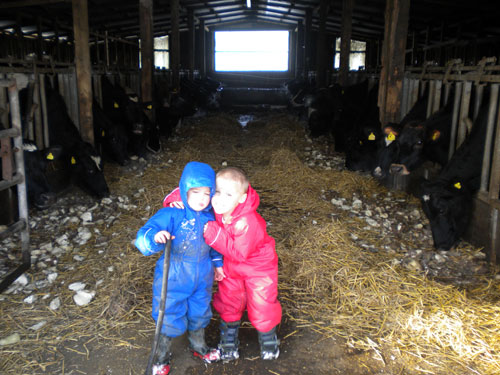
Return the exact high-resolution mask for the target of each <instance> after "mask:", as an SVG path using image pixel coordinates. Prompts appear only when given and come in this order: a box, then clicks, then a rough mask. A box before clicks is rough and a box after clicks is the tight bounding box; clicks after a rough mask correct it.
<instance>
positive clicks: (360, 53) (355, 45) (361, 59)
mask: <svg viewBox="0 0 500 375" xmlns="http://www.w3.org/2000/svg"><path fill="white" fill-rule="evenodd" d="M365 58H366V42H361V41H359V40H351V52H350V53H349V70H362V69H365ZM339 67H340V38H337V40H336V42H335V62H334V68H336V69H338V68H339Z"/></svg>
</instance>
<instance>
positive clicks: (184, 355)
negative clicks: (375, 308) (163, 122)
mask: <svg viewBox="0 0 500 375" xmlns="http://www.w3.org/2000/svg"><path fill="white" fill-rule="evenodd" d="M243 114H245V115H248V113H243ZM240 115H241V114H240V113H236V112H234V113H229V114H223V115H221V114H218V115H209V116H208V117H207V118H199V119H191V120H189V121H186V122H185V123H184V124H183V125H182V126H181V127H180V128H179V129H177V133H176V136H175V137H174V138H172V139H168V140H163V141H162V143H163V151H162V153H161V154H159V155H152V156H150V157H148V158H147V160H135V161H133V162H132V164H131V165H129V166H127V167H119V166H116V165H113V164H109V165H107V166H106V168H107V170H106V178H107V181H108V183H109V185H110V189H111V192H112V195H113V197H112V200H113V203H111V204H108V206H107V207H111V208H108V211H103V213H102V214H101V217H102V219H100V220H98V215H99V211H100V210H104V209H105V208H106V207H105V204H104V203H102V202H101V203H100V204H99V205H97V208H96V204H95V202H93V200H92V198H90V197H88V196H86V195H85V194H84V193H83V192H81V191H79V190H78V189H72V190H70V191H67V192H66V193H65V195H66V196H67V197H68V198H67V199H68V200H66V201H65V200H64V197H60V199H59V201H58V203H57V204H56V209H57V210H59V211H58V212H62V213H63V214H64V215H65V216H68V215H70V214H71V213H72V210H73V209H78V208H79V206H82V211H81V212H85V211H86V210H87V211H91V212H92V213H93V214H94V223H93V224H88V223H87V224H86V225H87V227H90V228H93V232H92V236H93V237H92V240H91V241H90V242H89V243H87V244H85V245H82V246H77V245H75V247H74V248H72V250H70V251H69V253H67V254H66V255H64V256H62V257H61V258H60V259H59V260H57V261H54V260H53V259H52V263H53V264H52V268H51V269H53V270H56V271H57V272H58V273H59V276H58V278H57V282H56V283H53V284H50V285H49V286H48V287H47V289H46V290H41V289H40V288H39V289H38V290H35V294H37V295H38V296H39V299H38V301H39V303H38V304H36V303H35V304H33V305H28V304H27V303H26V302H25V303H23V299H24V298H25V297H26V296H27V295H28V294H29V293H28V292H26V291H25V292H23V293H24V294H23V293H20V294H16V293H11V294H8V295H5V296H2V298H1V299H0V313H1V314H2V316H3V317H4V318H5V319H3V320H4V322H3V323H0V332H1V331H3V332H4V333H3V334H1V337H4V336H6V335H7V334H10V333H12V332H20V333H21V342H20V343H18V344H16V345H11V346H4V347H0V356H3V359H2V360H0V373H2V374H16V375H18V374H66V375H67V374H73V375H76V374H89V375H90V374H95V375H101V374H103V375H104V374H143V373H144V371H145V368H146V364H147V361H148V356H149V353H150V350H151V344H152V341H153V334H154V322H153V320H152V319H151V317H150V312H151V302H150V301H151V291H150V288H151V282H152V272H153V266H154V262H155V261H156V259H157V257H147V258H146V257H143V256H141V255H140V254H139V252H138V251H137V250H136V249H135V248H134V247H133V246H132V244H131V242H132V240H133V239H134V237H135V233H136V231H137V229H139V228H140V226H141V225H142V224H143V223H144V221H145V220H146V219H147V218H148V217H150V216H151V215H152V214H153V213H154V212H156V210H158V209H159V208H160V207H161V206H160V205H161V200H162V197H163V196H164V195H165V194H166V193H168V192H169V191H171V189H173V188H174V187H176V186H177V182H178V178H179V176H180V173H181V171H182V168H183V167H184V165H185V163H186V162H187V161H189V160H199V161H203V162H207V163H209V164H211V165H212V166H213V167H214V169H215V170H218V169H219V168H221V167H222V166H224V165H226V164H227V165H236V166H240V167H243V168H244V169H245V170H246V171H247V173H248V174H249V175H250V177H251V182H252V185H253V186H254V188H256V190H257V192H259V194H260V195H261V206H260V209H259V212H260V213H261V214H262V215H263V217H264V218H265V219H266V220H267V221H268V231H269V233H270V234H271V235H272V236H273V237H274V238H275V240H276V243H277V248H278V249H279V254H280V267H281V268H280V300H281V302H282V305H283V319H282V323H281V325H280V326H279V337H280V339H281V355H280V357H279V358H278V359H277V360H275V361H262V360H261V359H260V357H259V348H258V341H257V334H256V331H255V330H254V329H253V328H252V327H251V326H250V325H249V323H248V322H246V321H245V323H244V324H243V326H242V329H241V330H240V341H241V346H240V359H239V360H237V361H235V362H231V363H225V364H224V363H216V364H210V365H206V364H204V363H202V362H201V361H199V360H197V359H195V358H193V357H192V355H191V353H190V352H189V350H188V348H187V339H186V337H185V336H183V337H180V338H177V339H176V340H175V341H174V345H173V359H172V371H171V373H172V374H173V375H175V374H179V375H181V374H190V375H198V374H227V375H237V374H245V375H250V374H256V375H263V374H274V375H295V374H300V375H302V374H350V375H365V374H366V375H368V374H394V375H395V374H424V373H433V374H452V373H456V374H459V373H460V374H466V373H467V374H469V373H470V374H477V373H480V372H477V371H476V370H470V369H469V370H470V372H467V371H463V372H460V371H461V370H459V371H458V372H457V371H455V372H453V371H450V370H449V369H446V368H436V367H434V368H433V370H432V371H429V370H426V369H425V368H424V367H422V365H419V366H414V364H410V363H409V362H408V361H407V360H405V357H404V356H399V355H398V353H399V352H398V353H396V352H394V351H393V352H391V351H390V350H387V351H384V350H382V349H381V348H382V347H381V346H377V345H375V344H374V346H373V347H374V348H375V349H374V350H370V349H367V346H366V345H364V348H365V349H360V346H359V345H353V342H354V341H352V340H348V339H346V334H345V333H343V332H346V331H347V332H349V327H348V325H349V323H348V320H347V321H346V322H347V323H341V325H344V326H343V327H342V326H338V333H339V334H336V332H337V329H336V328H333V329H330V330H327V329H326V328H325V327H327V326H329V320H328V319H331V318H330V317H328V315H327V314H326V315H325V314H323V313H322V311H320V310H321V307H318V306H321V304H318V303H315V304H313V299H314V298H316V297H318V298H323V297H322V295H321V294H319V292H318V294H317V296H316V295H309V292H307V293H306V294H307V295H304V293H302V290H303V289H305V288H306V287H309V286H311V285H309V284H312V288H313V290H314V287H315V285H314V283H315V282H316V276H315V273H316V270H313V269H311V270H306V272H309V273H310V275H309V276H306V277H305V280H306V284H304V281H303V280H304V277H303V275H300V277H301V279H300V281H299V277H298V276H299V273H300V272H302V270H300V269H299V268H297V269H292V268H290V267H292V266H291V264H292V263H290V262H289V261H288V260H287V259H288V257H289V256H290V255H289V254H287V253H288V252H293V251H295V250H296V249H297V248H298V247H299V246H301V245H300V244H298V241H299V239H300V236H297V235H298V234H300V233H310V231H311V230H312V229H314V228H320V229H318V230H319V232H318V233H319V234H320V233H322V232H321V231H322V230H321V228H322V225H323V224H324V225H325V227H324V228H328V225H330V224H331V223H334V224H335V225H338V224H339V223H340V224H342V223H343V221H342V220H345V225H356V228H358V227H359V223H358V222H357V221H356V218H354V219H353V218H351V217H349V215H350V214H344V213H333V214H330V213H328V214H326V213H325V212H329V211H322V210H319V211H317V210H315V207H316V205H324V204H325V201H326V204H327V207H328V210H330V211H331V210H332V209H331V203H330V202H329V201H330V199H331V198H332V195H331V192H329V191H325V189H326V187H325V188H323V187H322V186H317V185H318V184H319V183H320V182H319V180H318V182H317V183H315V182H312V184H310V186H305V187H303V186H300V189H299V188H298V187H297V186H290V187H289V188H290V191H292V192H294V190H296V191H297V194H295V195H296V197H295V198H293V199H296V200H297V202H293V205H292V202H291V201H289V202H287V201H285V200H286V199H290V198H288V195H285V191H284V190H287V191H288V187H287V188H286V189H284V188H283V187H282V185H280V183H281V182H282V181H280V176H278V175H266V174H267V172H266V171H267V169H268V168H269V166H270V163H272V162H273V160H272V156H273V153H274V152H276V151H279V150H282V149H286V150H287V151H286V152H291V153H292V154H293V155H295V154H296V155H297V157H298V158H299V159H300V160H299V159H297V162H298V163H300V165H297V170H289V171H285V172H284V173H285V174H286V175H291V176H295V173H297V175H296V177H293V178H292V180H295V181H297V184H299V180H301V179H303V178H304V176H301V175H300V173H302V172H303V170H299V169H300V168H303V167H304V168H306V167H305V164H306V160H305V158H304V150H306V153H308V154H311V153H312V154H314V151H313V149H314V147H315V146H314V145H313V144H312V143H311V141H310V140H308V138H307V137H306V136H305V130H304V127H303V124H301V123H298V122H297V121H296V118H295V117H294V116H292V115H290V114H286V113H281V112H276V113H270V112H269V113H267V112H265V111H263V112H262V111H261V112H255V113H252V119H251V121H250V122H249V123H248V124H247V125H246V126H245V127H242V126H240V124H239V123H238V121H237V120H238V119H239V118H240ZM246 119H248V118H246ZM271 123H274V124H277V125H273V126H275V127H274V128H272V127H271V126H270V124H271ZM276 126H277V128H276ZM276 129H279V130H278V131H277V130H276ZM277 134H280V135H279V136H278V135H277ZM323 145H326V143H323ZM326 147H327V146H326ZM327 149H328V147H327ZM325 152H328V150H326V151H325ZM294 157H295V156H294ZM331 160H333V161H332V164H330V162H328V167H327V169H330V167H331V168H332V169H335V168H336V166H335V165H334V164H335V160H337V161H339V159H338V158H337V159H336V158H332V159H331ZM340 164H342V163H341V160H340ZM308 173H309V172H308ZM311 173H312V172H311ZM318 176H320V175H318ZM356 178H357V177H356ZM356 178H355V177H349V179H351V180H352V181H350V183H351V184H354V185H349V186H355V188H349V189H353V191H354V190H355V191H358V190H359V192H361V193H362V192H363V191H364V190H363V189H364V188H362V187H361V186H359V182H358V181H357V180H356ZM305 179H306V180H307V176H306V177H305ZM366 179H369V178H368V177H366ZM273 180H274V182H273ZM266 181H270V182H269V183H268V182H266ZM322 181H323V180H322ZM326 181H328V179H327V180H326ZM372 183H373V182H369V184H372ZM292 185H293V184H292ZM374 186H375V185H374ZM346 189H347V188H346ZM376 189H378V188H376ZM381 189H382V188H381ZM326 190H328V189H326ZM377 191H378V190H377ZM384 191H385V188H384ZM344 193H345V192H336V193H335V197H336V198H338V199H341V198H340V197H341V196H342V195H343V194H344ZM348 193H349V194H352V191H349V192H348ZM377 194H378V193H375V192H374V193H373V196H376V195H377ZM365 195H366V194H365ZM370 196H372V195H370ZM310 197H314V198H310ZM301 199H306V201H305V203H302V201H301ZM385 199H386V201H387V202H390V203H391V204H392V203H393V201H399V202H403V203H402V204H403V205H405V206H407V207H406V208H405V209H407V210H408V211H409V212H413V211H415V210H418V202H417V201H415V200H414V199H411V198H408V197H404V196H402V195H401V196H399V195H389V198H385ZM89 207H90V208H89ZM53 212H54V211H50V212H49V213H48V214H47V213H46V214H39V213H33V215H45V216H43V217H42V218H40V221H39V222H38V224H37V225H41V224H40V223H42V222H43V221H44V220H45V221H47V222H50V223H52V225H53V224H54V222H56V224H55V225H54V226H53V227H46V228H50V229H44V230H36V228H35V230H33V231H32V243H33V246H34V247H35V248H36V249H39V248H41V247H43V246H41V244H43V243H45V242H47V241H49V242H50V241H52V242H54V241H55V240H56V239H57V240H59V239H60V238H59V236H61V234H62V233H65V234H68V235H69V236H70V237H71V234H72V233H75V232H78V231H80V229H79V226H78V225H77V224H75V223H74V222H72V221H71V220H70V221H69V222H66V221H64V222H63V221H61V220H60V219H58V218H57V217H55V216H54V215H55V214H54V213H53ZM398 214H401V213H400V212H398ZM75 215H76V214H75ZM78 215H79V214H78ZM111 216H116V218H114V217H113V218H112V217H111ZM351 216H352V215H351ZM407 216H408V215H407ZM58 221H60V225H57V222H58ZM77 221H78V220H76V222H77ZM63 223H64V224H63ZM356 228H355V227H353V229H352V230H350V229H349V230H348V232H346V233H347V234H346V235H348V234H349V231H351V236H352V237H353V238H354V237H355V236H354V233H355V232H356V230H358V229H356ZM418 228H421V227H418ZM325 230H327V229H325ZM419 230H420V229H419ZM409 232H411V230H407V231H406V232H405V233H406V236H405V238H404V239H403V238H402V237H398V238H399V239H398V240H397V241H400V242H401V243H402V244H403V245H402V247H405V246H407V247H409V245H408V244H407V242H405V241H409V236H410V234H409ZM356 233H357V232H356ZM382 237H383V236H382ZM427 237H428V236H427ZM340 240H342V241H345V239H343V238H342V239H340ZM340 240H339V241H340ZM383 240H384V239H376V240H375V239H374V243H376V244H377V246H379V247H380V248H382V247H383V246H385V247H388V245H384V243H383ZM385 240H387V241H388V243H389V244H391V242H394V241H395V240H394V239H385ZM56 242H57V241H56ZM339 243H340V242H339ZM349 246H350V245H349ZM363 246H364V245H363ZM363 246H360V247H356V254H359V255H354V258H359V259H360V260H361V259H364V258H366V259H368V258H369V256H371V255H370V253H373V252H374V251H376V250H374V249H373V248H372V247H368V248H367V249H368V250H366V249H365V250H363V248H364V247H363ZM370 246H371V245H370ZM418 246H420V247H419V248H418V249H424V250H425V247H431V246H432V244H431V242H430V239H429V238H426V239H425V240H424V242H422V244H419V245H418ZM316 250H317V249H315V248H311V249H308V250H307V251H308V252H309V254H310V255H307V257H311V258H314V254H315V253H316ZM391 251H392V253H390V254H393V255H394V257H396V255H397V254H396V252H395V251H394V250H391ZM418 251H422V250H418ZM429 251H432V250H429ZM292 256H293V254H292ZM391 256H392V255H391ZM383 257H384V255H383ZM469 258H471V257H469ZM469 258H468V259H469ZM472 258H473V256H472ZM82 259H83V260H82ZM284 260H287V263H286V264H287V265H286V266H285V265H284V264H285V263H284ZM366 261H367V262H368V260H366ZM45 263H47V261H45ZM332 264H333V263H332ZM462 264H464V263H463V262H462ZM325 266H326V268H328V267H329V266H328V261H326V260H325ZM293 267H295V266H293ZM297 267H298V266H297ZM42 271H43V272H42ZM44 272H45V271H44V269H43V268H42V266H41V265H40V264H36V265H34V266H33V267H32V269H31V270H30V271H29V272H28V274H29V277H30V279H32V280H40V279H42V278H43V277H45V276H43V274H44ZM319 272H320V271H319V270H318V275H319ZM341 272H343V271H342V270H339V275H340V273H341ZM47 273H48V272H45V274H47ZM295 275H297V281H296V282H295V280H294V276H295ZM308 279H310V282H308V281H307V280H308ZM75 281H84V282H86V283H87V284H88V285H95V287H93V289H94V290H96V291H97V293H96V297H95V299H94V300H93V301H92V302H91V303H90V304H89V305H88V306H84V307H78V306H76V305H75V304H74V303H73V301H72V294H71V293H70V292H69V291H68V288H67V286H68V285H69V284H70V283H72V282H75ZM308 283H309V284H308ZM332 283H333V279H332ZM401 283H404V282H401ZM333 285H335V283H333ZM329 288H330V289H331V288H332V287H331V286H330V287H329ZM333 288H334V287H333ZM352 288H353V293H354V292H355V289H356V286H354V285H353V286H352ZM334 292H335V291H334V290H330V291H329V293H330V295H334ZM327 294H328V291H327ZM56 295H57V296H59V297H60V298H61V300H62V307H61V308H60V309H59V310H57V311H56V310H51V309H49V307H48V302H49V301H50V300H51V299H52V298H53V297H54V296H56ZM354 298H355V297H354ZM44 301H47V302H44ZM316 302H317V301H316ZM325 303H329V302H327V301H325ZM337 303H338V302H337ZM357 303H358V301H355V300H353V304H355V305H356V304H357ZM359 303H360V304H362V303H363V302H362V300H361V299H360V302H359ZM358 308H359V310H356V311H358V312H355V314H354V315H357V314H369V313H366V312H365V311H364V309H365V308H366V311H369V308H370V307H369V306H361V305H360V306H359V307H358ZM385 314H388V315H390V311H387V312H386V313H385ZM341 315H343V314H340V313H339V314H338V317H339V321H342V320H340V319H341V318H342V317H341ZM384 316H385V315H384ZM367 319H368V320H369V316H368V317H367ZM40 320H43V321H44V322H45V323H44V324H45V326H44V328H42V329H40V330H39V331H35V332H34V331H33V329H31V328H30V326H31V325H32V324H34V323H36V322H39V321H40ZM384 320H385V318H384ZM218 322H219V320H218V317H217V316H215V315H214V318H213V319H212V321H211V324H210V325H209V327H208V328H207V341H208V343H209V344H211V345H213V346H215V345H216V344H217V341H218V336H219V334H218ZM333 323H334V322H332V324H333ZM337 324H338V323H337ZM351 328H355V327H351ZM370 329H372V328H370ZM373 329H374V331H370V332H371V333H366V334H364V336H365V337H364V339H366V342H368V344H369V345H371V344H370V343H371V342H372V341H370V339H369V337H370V336H371V335H372V334H373V337H374V339H376V338H375V336H376V333H378V332H380V330H379V328H378V327H374V328H373ZM380 329H381V328H380ZM351 331H353V330H351ZM353 332H354V331H353ZM1 337H0V338H1ZM366 337H368V338H366ZM349 339H351V337H349ZM348 341H349V342H348ZM358 341H359V340H358ZM361 347H363V346H361ZM424 356H425V355H424ZM427 358H429V357H427ZM416 368H417V369H416ZM458 368H461V369H464V367H460V366H459V367H458Z"/></svg>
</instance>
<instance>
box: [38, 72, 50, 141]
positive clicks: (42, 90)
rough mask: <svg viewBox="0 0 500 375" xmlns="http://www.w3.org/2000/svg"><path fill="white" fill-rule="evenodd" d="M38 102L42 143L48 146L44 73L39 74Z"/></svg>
mask: <svg viewBox="0 0 500 375" xmlns="http://www.w3.org/2000/svg"><path fill="white" fill-rule="evenodd" d="M40 104H41V106H42V127H43V144H44V147H49V144H50V140H49V119H48V115H47V95H46V94H45V74H40Z"/></svg>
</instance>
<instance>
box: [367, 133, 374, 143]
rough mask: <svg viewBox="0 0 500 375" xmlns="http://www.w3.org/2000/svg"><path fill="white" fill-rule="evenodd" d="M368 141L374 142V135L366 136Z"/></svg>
mask: <svg viewBox="0 0 500 375" xmlns="http://www.w3.org/2000/svg"><path fill="white" fill-rule="evenodd" d="M368 140H369V141H374V140H375V134H373V133H370V135H369V136H368Z"/></svg>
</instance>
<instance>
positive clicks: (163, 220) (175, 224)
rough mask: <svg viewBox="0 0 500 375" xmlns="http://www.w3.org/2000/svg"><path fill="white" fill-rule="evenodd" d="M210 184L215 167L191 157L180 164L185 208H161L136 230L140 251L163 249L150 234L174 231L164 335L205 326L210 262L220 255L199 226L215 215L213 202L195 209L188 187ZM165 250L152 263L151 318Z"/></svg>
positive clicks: (158, 293) (212, 184)
mask: <svg viewBox="0 0 500 375" xmlns="http://www.w3.org/2000/svg"><path fill="white" fill-rule="evenodd" d="M196 187H210V197H212V196H213V194H214V193H215V172H214V170H213V169H212V168H211V167H210V166H209V165H208V164H204V163H199V162H190V163H188V164H186V166H185V167H184V171H183V172H182V176H181V179H180V182H179V189H180V194H181V199H182V202H183V203H184V207H185V208H184V209H183V210H181V209H178V208H171V207H167V208H163V209H161V210H159V211H158V212H157V213H156V214H155V215H154V216H153V217H151V218H150V219H149V220H148V221H147V223H146V224H145V225H144V226H143V227H142V228H141V229H139V231H138V232H137V237H136V240H135V246H136V247H137V248H138V249H139V250H140V251H141V253H142V254H144V255H151V254H154V253H157V252H159V251H163V249H164V247H165V245H164V244H161V243H156V242H155V241H154V236H155V234H156V233H158V232H159V231H161V230H166V231H168V232H169V233H170V234H171V235H173V236H175V238H174V239H173V240H172V248H171V255H170V270H169V275H168V287H167V299H166V303H165V317H164V319H163V325H162V328H161V332H162V334H164V335H166V336H169V337H176V336H180V335H182V334H183V333H184V332H186V329H187V330H189V331H194V330H197V329H200V328H205V327H206V326H207V325H208V323H209V322H210V318H211V317H212V310H211V308H210V300H211V296H212V284H213V278H214V272H213V267H214V266H215V267H222V256H221V255H220V254H219V253H217V252H216V251H215V250H213V249H211V248H210V247H209V246H208V245H207V244H206V243H205V240H204V239H203V227H204V225H205V223H206V222H207V221H210V220H214V215H213V213H212V206H211V204H209V205H208V207H206V208H205V209H204V210H203V211H194V210H192V209H191V208H190V207H189V205H188V204H187V192H188V190H189V189H191V188H196ZM163 258H164V253H163V254H162V256H161V257H160V259H158V261H157V262H156V267H155V274H154V281H153V311H152V316H153V319H154V320H155V321H157V319H158V313H159V308H160V300H161V284H162V277H163Z"/></svg>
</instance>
